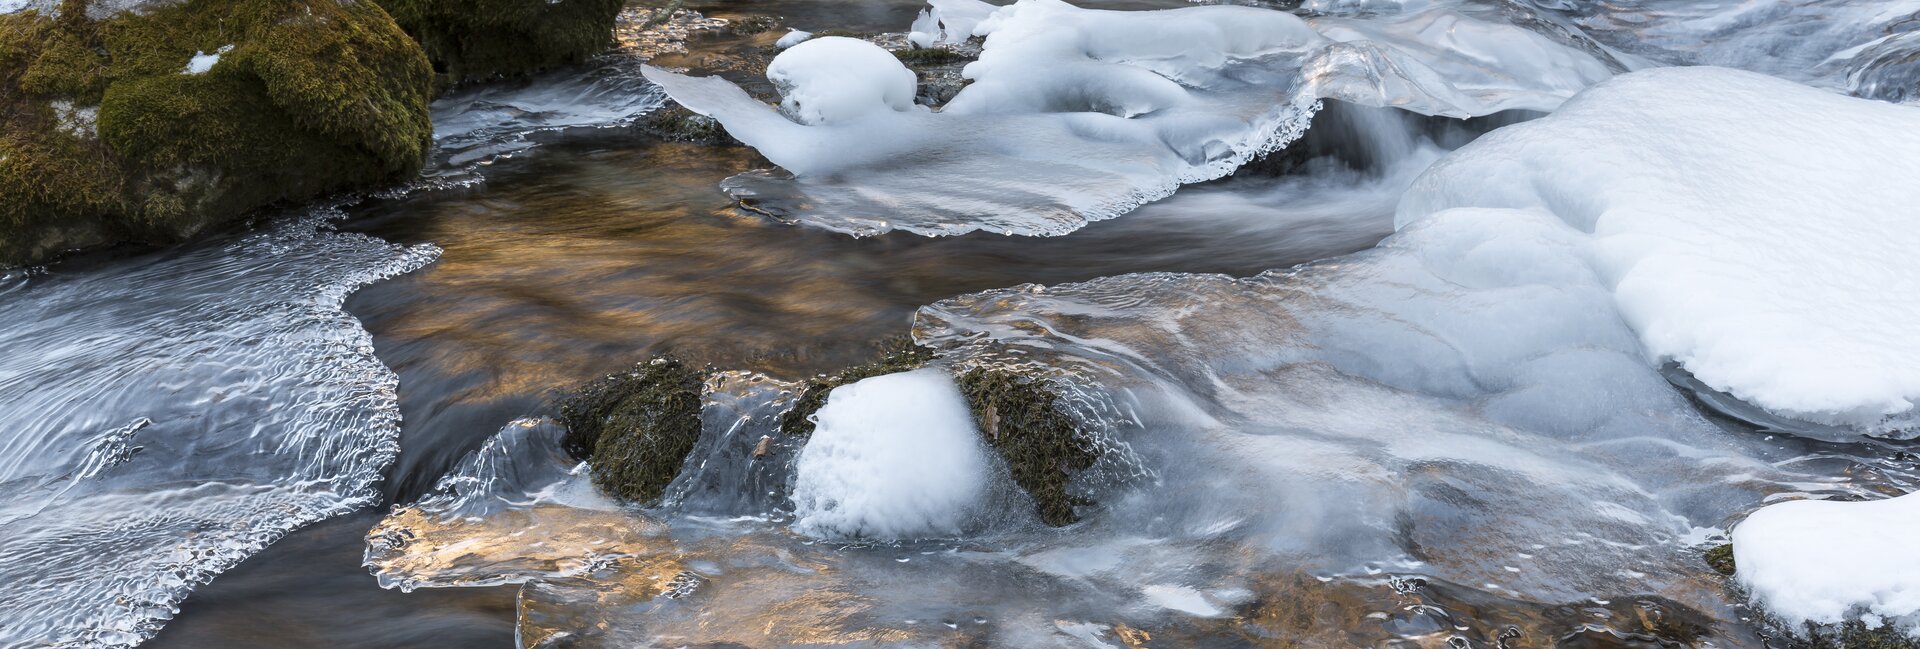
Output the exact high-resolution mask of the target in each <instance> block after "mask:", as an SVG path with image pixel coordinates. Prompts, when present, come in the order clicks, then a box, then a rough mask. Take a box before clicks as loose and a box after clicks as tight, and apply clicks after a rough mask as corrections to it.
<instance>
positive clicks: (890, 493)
mask: <svg viewBox="0 0 1920 649" xmlns="http://www.w3.org/2000/svg"><path fill="white" fill-rule="evenodd" d="M816 417H817V418H818V419H817V422H818V426H817V427H816V428H815V430H814V433H813V437H812V439H811V440H809V441H808V442H807V446H806V448H805V449H803V450H802V451H801V452H800V458H799V460H798V462H797V464H796V467H795V470H796V472H797V474H798V475H797V478H796V481H795V484H794V488H793V503H794V514H795V515H796V517H797V520H796V521H795V522H794V529H796V530H798V531H800V532H801V533H804V534H809V535H813V536H820V537H835V538H837V537H863V538H883V539H904V538H928V537H946V536H955V535H958V534H959V533H960V532H961V531H962V530H963V527H964V526H965V523H966V522H967V520H968V518H969V517H970V516H971V515H972V514H973V513H974V512H975V510H976V509H977V508H978V507H979V506H980V505H981V504H982V502H983V501H984V500H985V499H986V496H987V490H988V486H989V477H990V476H991V469H990V467H991V463H990V462H989V461H988V456H987V449H986V447H985V445H984V444H983V443H982V442H981V441H980V432H979V431H978V430H976V429H975V428H974V425H973V417H972V415H971V414H969V413H968V412H967V403H966V400H965V398H963V397H962V396H961V395H960V388H959V387H958V386H956V385H954V383H953V379H952V378H951V377H948V376H947V375H946V373H945V372H944V371H942V370H939V369H933V368H927V369H920V370H914V371H911V372H905V373H900V374H888V375H885V376H876V377H873V378H870V379H865V380H862V381H859V382H857V383H853V384H850V385H845V386H841V387H839V388H836V389H834V391H833V392H832V393H830V394H829V395H828V397H827V405H826V406H825V407H823V408H821V409H820V412H819V413H818V414H817V415H816Z"/></svg>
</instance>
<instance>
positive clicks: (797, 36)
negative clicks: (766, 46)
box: [773, 29, 813, 50]
mask: <svg viewBox="0 0 1920 649" xmlns="http://www.w3.org/2000/svg"><path fill="white" fill-rule="evenodd" d="M809 38H813V32H803V31H800V30H798V29H795V30H793V31H789V32H787V35H786V36H781V37H780V40H777V41H774V42H773V46H774V47H778V48H780V49H783V50H784V49H787V48H789V47H793V46H795V45H799V44H801V43H804V42H806V40H807V39H809Z"/></svg>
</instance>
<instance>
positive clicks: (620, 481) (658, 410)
mask: <svg viewBox="0 0 1920 649" xmlns="http://www.w3.org/2000/svg"><path fill="white" fill-rule="evenodd" d="M701 388H702V381H701V376H700V373H699V372H697V371H695V370H693V369H692V368H689V367H687V366H686V365H685V364H683V363H681V362H680V361H677V360H673V359H668V358H659V359H654V360H653V361H652V362H649V363H646V364H643V365H640V366H638V367H636V368H634V369H633V370H632V371H628V372H624V373H621V374H615V375H612V376H608V377H606V378H603V379H600V380H598V381H595V382H593V383H589V384H587V385H586V386H584V387H582V388H580V389H579V390H577V391H576V392H575V393H574V394H573V395H572V396H570V397H569V398H567V399H566V400H565V401H563V402H562V403H561V404H560V419H561V421H562V422H564V423H565V424H566V425H567V437H566V447H567V451H568V452H570V453H572V454H573V455H574V457H576V458H578V459H582V460H585V461H586V462H587V463H588V464H589V465H591V466H592V467H593V483H594V485H595V486H598V487H599V488H600V490H601V491H604V492H606V493H608V494H610V495H612V496H614V497H616V498H620V499H622V500H627V501H631V502H641V503H648V502H653V501H655V500H658V499H659V498H660V496H661V494H662V493H664V492H665V491H666V488H667V485H668V484H669V483H671V482H673V479H674V477H675V476H677V475H679V474H680V466H681V465H682V464H685V463H686V460H687V454H689V453H691V452H693V447H694V444H695V443H696V442H698V441H699V440H700V393H701Z"/></svg>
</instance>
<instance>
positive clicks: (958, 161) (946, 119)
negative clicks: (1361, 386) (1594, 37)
mask: <svg viewBox="0 0 1920 649" xmlns="http://www.w3.org/2000/svg"><path fill="white" fill-rule="evenodd" d="M1325 24H1326V25H1327V27H1326V29H1328V30H1329V33H1331V34H1332V35H1333V36H1334V38H1329V37H1328V36H1326V35H1322V34H1321V33H1320V32H1319V31H1316V30H1315V26H1314V25H1313V24H1309V23H1308V22H1306V21H1304V20H1302V19H1300V18H1298V17H1296V16H1294V15H1293V14H1290V13H1287V12H1283V11H1274V10H1268V9H1259V8H1253V7H1238V6H1206V7H1183V8H1178V9H1166V10H1159V11H1105V10H1091V9H1081V8H1078V7H1074V6H1072V5H1069V4H1066V3H1064V2H1060V1H1059V0H1020V1H1019V2H1017V3H1015V4H1012V5H1008V6H1005V7H998V8H995V7H993V6H992V5H987V4H985V3H981V2H977V1H973V0H940V2H938V3H936V4H935V5H934V7H933V8H932V9H930V10H929V11H928V12H927V13H926V14H925V15H923V16H922V18H921V19H920V20H918V21H916V24H915V26H914V31H913V33H912V34H910V38H911V39H912V40H913V42H916V43H925V44H932V43H935V42H944V43H951V42H957V41H961V40H965V39H966V38H967V37H969V36H984V37H985V38H986V40H985V43H984V45H983V46H982V49H981V53H980V56H979V59H978V60H977V61H975V62H973V63H971V64H969V65H967V66H966V67H965V68H964V70H963V71H962V76H963V77H964V78H965V79H967V80H969V81H971V82H972V83H970V84H969V85H967V86H966V87H965V88H963V89H961V90H960V91H959V93H958V94H957V95H955V96H954V97H953V98H952V99H951V100H949V101H948V102H947V103H946V104H945V105H944V106H943V107H941V109H940V110H938V111H935V110H932V109H930V108H926V107H920V106H912V105H910V104H911V99H910V97H911V96H912V94H913V92H912V90H913V74H912V73H911V72H907V71H905V70H904V69H902V68H901V67H900V66H899V64H898V63H896V62H893V61H886V62H882V61H880V60H879V58H878V57H879V54H880V52H879V51H878V50H877V48H860V47H856V46H854V45H852V44H851V43H848V42H844V39H841V40H842V42H836V43H833V44H830V45H823V46H821V47H820V48H819V49H813V50H809V49H807V48H806V46H804V45H802V46H797V47H794V48H792V49H789V50H787V51H786V52H783V53H781V54H780V55H779V56H778V57H776V58H775V60H774V62H773V64H772V65H771V66H770V67H769V78H770V79H772V80H773V81H774V83H775V85H776V86H778V87H780V88H781V89H782V93H783V98H782V101H781V107H782V109H783V110H784V112H785V115H783V114H782V113H781V112H780V111H775V110H774V109H772V108H771V107H769V106H767V105H766V104H764V103H761V102H760V101H758V100H756V99H754V98H752V97H750V96H748V95H747V93H746V92H745V91H742V90H741V89H740V88H738V87H737V86H734V85H733V84H732V83H729V82H726V81H723V80H721V79H718V78H713V77H705V78H694V77H688V76H684V75H680V74H676V73H673V72H668V71H665V70H660V69H656V68H648V69H647V70H646V74H647V78H648V79H650V80H652V81H654V82H655V83H658V84H660V85H661V87H663V88H664V89H665V90H666V91H667V93H668V94H669V95H671V96H672V97H673V98H674V100H675V101H678V102H680V103H681V104H682V105H684V106H686V107H687V108H688V109H690V110H693V111H694V112H698V113H701V114H704V115H709V116H712V117H714V118H715V119H717V120H718V121H719V122H720V123H721V125H723V126H724V127H725V128H726V129H727V131H728V132H729V133H731V134H733V136H734V137H736V138H738V139H740V140H741V141H742V142H745V143H747V144H748V145H751V146H753V147H754V148H755V149H758V150H759V151H760V152H761V153H762V154H764V155H766V157H767V158H768V159H769V160H771V161H773V162H774V164H777V165H779V166H780V167H781V168H783V169H785V170H786V171H787V172H790V173H791V174H792V176H790V177H787V176H780V175H775V174H770V173H766V172H753V173H748V174H743V175H741V176H736V177H734V178H732V179H729V180H728V181H727V182H726V183H725V185H724V186H725V187H726V189H727V190H728V191H729V192H730V193H732V194H733V195H734V196H735V197H736V198H738V199H740V200H741V202H742V203H743V204H744V205H746V206H748V207H750V208H754V209H758V210H761V211H763V212H767V213H770V214H773V215H775V216H779V217H783V218H792V219H797V220H802V221H805V222H807V223H809V224H812V225H817V226H820V227H824V228H827V229H830V230H835V231H839V232H847V233H851V234H856V235H867V234H878V233H882V232H886V231H889V230H893V229H904V230H908V231H911V232H915V233H918V234H924V235H952V234H962V233H966V232H971V231H975V230H987V231H995V232H1002V233H1006V234H1024V235H1054V234H1065V233H1067V232H1070V231H1072V230H1074V229H1077V228H1079V227H1081V226H1082V225H1085V224H1086V223H1088V222H1090V221H1096V220H1101V219H1106V218H1112V217H1115V216H1118V215H1120V214H1124V213H1126V212H1128V211H1130V210H1132V209H1134V208H1135V207H1138V206H1139V205H1141V204H1143V203H1146V202H1148V201H1152V200H1156V199H1159V198H1163V197H1165V196H1167V195H1168V194H1171V193H1172V192H1173V191H1174V190H1175V189H1176V188H1178V187H1179V186H1180V185H1182V184H1187V183H1194V182H1200V181H1206V180H1213V179H1216V178H1219V177H1221V176H1225V175H1227V174H1229V173H1232V172H1233V170H1234V169H1236V168H1238V167H1239V166H1240V165H1241V164H1244V163H1245V162H1247V161H1248V160H1250V159H1253V158H1255V157H1258V156H1260V155H1263V154H1265V153H1268V152H1270V151H1273V150H1276V149H1278V148H1281V147H1284V146H1285V145H1286V144H1287V143H1289V142H1291V141H1293V140H1294V139H1296V138H1298V137H1299V136H1300V134H1301V133H1303V132H1304V131H1305V129H1306V127H1307V123H1308V121H1309V119H1310V118H1311V116H1312V113H1313V112H1314V111H1315V110H1317V108H1318V106H1319V104H1318V101H1317V100H1318V98H1319V97H1322V96H1326V97H1334V98H1338V99H1342V100H1346V101H1353V102H1356V103H1362V104H1366V105H1372V106H1393V107H1397V108H1402V109H1407V110H1412V111H1416V112H1423V113H1427V114H1434V115H1449V116H1457V117H1466V116H1472V115H1483V114H1487V113H1490V112H1495V111H1500V110H1506V109H1510V108H1526V109H1536V110H1545V109H1551V108H1553V107H1555V106H1557V105H1558V104H1559V103H1560V102H1561V101H1563V100H1565V99H1566V98H1567V97H1569V96H1571V95H1572V94H1573V93H1574V92H1575V91H1577V90H1578V89H1579V88H1582V87H1584V86H1586V85H1587V84H1590V83H1593V82H1596V81H1599V80H1601V79H1604V78H1606V76H1607V75H1608V74H1609V71H1608V69H1607V68H1606V66H1604V65H1602V64H1601V63H1599V62H1598V61H1597V60H1595V59H1593V58H1592V57H1591V56H1589V55H1587V54H1585V53H1583V52H1580V51H1577V50H1572V49H1568V48H1564V47H1561V46H1558V45H1556V44H1554V43H1552V42H1551V41H1548V40H1546V39H1544V38H1543V37H1540V36H1538V35H1536V34H1533V33H1531V32H1528V31H1526V30H1523V29H1520V28H1518V27H1513V26H1511V25H1502V24H1495V23H1486V22H1481V21H1477V20H1474V19H1471V18H1467V17H1465V16H1463V15H1459V14H1455V13H1450V12H1444V11H1443V12H1439V13H1435V14H1422V15H1419V16H1414V17H1411V18H1408V19H1406V20H1403V21H1401V22H1397V23H1394V24H1393V25H1390V26H1387V27H1383V28H1379V29H1376V30H1373V31H1366V30H1363V29H1361V28H1360V27H1358V26H1356V25H1355V24H1347V23H1338V22H1337V21H1329V22H1326V23H1325ZM1375 38H1378V39H1399V40H1405V41H1406V44H1405V45H1404V46H1403V45H1395V44H1393V43H1391V42H1389V41H1375V40H1369V39H1375ZM817 40H822V41H824V40H827V39H817ZM1555 48H1558V49H1557V50H1556V49H1555ZM1509 68H1510V69H1509ZM796 75H798V76H796ZM1456 82H1457V83H1456ZM876 95H878V96H879V97H881V98H882V99H883V101H881V102H878V103H884V104H885V105H886V106H888V107H890V108H892V110H873V108H874V107H875V106H876V105H877V103H876V101H875V96H876ZM896 97H902V98H900V99H898V100H896V99H895V98H896ZM823 102H824V103H823ZM796 104H801V105H808V104H810V105H825V106H828V107H829V111H828V112H829V113H832V115H831V116H830V117H831V119H828V116H824V114H821V115H816V114H814V113H800V112H796V111H795V108H794V106H795V105H796ZM823 120H826V121H823Z"/></svg>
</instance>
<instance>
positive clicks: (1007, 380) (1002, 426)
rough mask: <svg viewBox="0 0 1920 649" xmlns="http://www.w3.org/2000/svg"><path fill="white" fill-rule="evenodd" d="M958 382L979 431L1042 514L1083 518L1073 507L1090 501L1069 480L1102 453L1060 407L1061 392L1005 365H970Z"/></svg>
mask: <svg viewBox="0 0 1920 649" xmlns="http://www.w3.org/2000/svg"><path fill="white" fill-rule="evenodd" d="M958 382H959V384H960V392H961V394H963V395H966V398H967V407H968V408H969V409H970V410H972V411H973V420H974V422H975V423H976V424H978V425H979V426H980V433H981V435H983V436H984V437H985V438H986V442H987V444H988V445H990V446H992V447H993V449H994V450H996V451H999V453H1000V457H1001V458H1002V459H1004V460H1006V463H1007V469H1008V470H1009V472H1011V473H1012V474H1013V481H1014V482H1015V483H1016V484H1019V485H1020V488H1021V489H1025V490H1026V492H1027V495H1029V496H1032V497H1033V502H1034V506H1035V508H1036V509H1037V510H1038V513H1039V514H1040V520H1042V521H1045V522H1046V523H1047V524H1048V525H1054V526H1060V525H1067V524H1070V523H1073V522H1074V521H1076V520H1079V516H1078V515H1076V514H1075V513H1074V507H1076V506H1080V505H1086V504H1090V503H1088V502H1087V501H1086V500H1085V499H1082V498H1079V497H1076V496H1074V495H1072V494H1070V493H1068V491H1067V485H1068V483H1069V482H1071V481H1072V480H1073V477H1074V476H1075V475H1077V474H1079V473H1080V472H1081V471H1085V470H1086V469H1087V468H1089V467H1092V466H1093V463H1094V461H1095V460H1098V459H1099V457H1100V453H1099V449H1097V448H1095V447H1094V445H1093V444H1092V442H1091V441H1090V440H1089V439H1088V437H1087V436H1086V435H1085V434H1083V433H1082V431H1081V429H1080V428H1081V427H1080V423H1079V422H1078V421H1076V420H1074V418H1073V417H1072V416H1070V415H1068V414H1067V413H1066V412H1065V411H1064V410H1062V409H1061V408H1060V406H1059V401H1060V395H1059V394H1058V393H1057V392H1055V391H1054V390H1053V388H1051V387H1049V386H1048V385H1047V383H1046V381H1045V380H1044V379H1041V378H1038V377H1030V376H1024V375H1021V374H1018V373H1015V372H1013V371H1009V370H1003V369H984V368H975V369H972V370H968V371H967V372H966V373H965V374H961V375H960V376H959V378H958Z"/></svg>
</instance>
